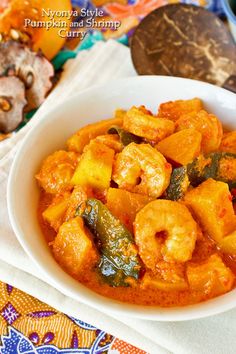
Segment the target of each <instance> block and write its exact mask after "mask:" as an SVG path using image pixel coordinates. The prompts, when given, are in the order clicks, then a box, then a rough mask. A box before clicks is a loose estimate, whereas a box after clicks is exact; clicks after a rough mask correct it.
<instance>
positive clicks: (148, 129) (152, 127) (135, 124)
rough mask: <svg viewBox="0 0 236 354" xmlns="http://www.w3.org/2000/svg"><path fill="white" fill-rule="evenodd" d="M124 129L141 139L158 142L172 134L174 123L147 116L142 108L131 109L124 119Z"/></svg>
mask: <svg viewBox="0 0 236 354" xmlns="http://www.w3.org/2000/svg"><path fill="white" fill-rule="evenodd" d="M124 129H126V130H128V131H129V132H131V133H132V134H135V135H137V136H140V137H142V138H146V139H148V140H150V141H154V142H158V141H160V140H162V139H164V138H165V137H166V136H168V135H170V134H172V133H173V132H174V123H173V122H171V121H170V120H168V119H162V118H157V117H154V116H152V115H151V114H147V113H145V111H144V110H143V108H137V107H132V108H131V109H129V110H128V111H127V113H126V115H125V117H124Z"/></svg>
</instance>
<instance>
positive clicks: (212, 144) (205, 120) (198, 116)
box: [176, 110, 223, 153]
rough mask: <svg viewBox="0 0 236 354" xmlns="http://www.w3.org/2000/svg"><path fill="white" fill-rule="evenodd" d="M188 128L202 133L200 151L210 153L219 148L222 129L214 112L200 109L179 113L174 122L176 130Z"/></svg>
mask: <svg viewBox="0 0 236 354" xmlns="http://www.w3.org/2000/svg"><path fill="white" fill-rule="evenodd" d="M189 128H194V129H196V130H198V131H199V132H200V133H201V134H202V143H201V145H202V152H204V153H210V152H212V151H215V150H217V149H218V148H219V146H220V142H221V138H222V135H223V129H222V124H221V122H220V121H219V119H218V118H217V117H216V116H215V115H214V114H210V113H207V112H206V111H204V110H201V111H198V112H191V113H188V114H183V115H181V117H180V118H179V119H178V120H177V122H176V131H180V130H182V129H189Z"/></svg>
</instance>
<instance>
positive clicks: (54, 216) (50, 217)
mask: <svg viewBox="0 0 236 354" xmlns="http://www.w3.org/2000/svg"><path fill="white" fill-rule="evenodd" d="M68 202H69V199H68V198H65V199H60V200H58V201H57V202H53V203H52V204H51V205H50V206H49V207H48V208H47V209H46V210H44V212H43V218H44V220H46V221H47V222H48V224H49V225H50V226H51V227H52V228H53V229H54V230H55V231H58V230H59V227H60V226H61V225H62V223H63V221H64V216H65V213H66V210H67V208H68Z"/></svg>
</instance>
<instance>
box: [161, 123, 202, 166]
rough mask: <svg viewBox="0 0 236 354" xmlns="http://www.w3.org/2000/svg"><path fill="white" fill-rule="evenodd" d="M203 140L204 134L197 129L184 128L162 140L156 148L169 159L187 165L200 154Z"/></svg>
mask: <svg viewBox="0 0 236 354" xmlns="http://www.w3.org/2000/svg"><path fill="white" fill-rule="evenodd" d="M201 140H202V135H201V133H199V132H198V131H197V130H196V129H184V130H181V131H180V132H177V133H175V134H172V135H170V136H168V137H167V138H165V139H164V140H162V141H160V142H159V143H158V144H157V145H156V148H157V150H159V151H160V152H161V153H162V154H163V155H164V156H165V157H166V158H167V159H171V160H172V161H174V162H176V163H178V164H180V165H186V164H188V163H189V162H191V161H192V160H193V159H194V158H195V157H197V156H198V155H199V153H200V149H201ZM180 146H181V148H180Z"/></svg>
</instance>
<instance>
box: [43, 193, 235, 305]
mask: <svg viewBox="0 0 236 354" xmlns="http://www.w3.org/2000/svg"><path fill="white" fill-rule="evenodd" d="M51 201H52V195H50V194H46V193H45V192H43V191H41V194H40V200H39V207H38V218H39V223H40V226H41V229H42V232H43V234H44V236H45V239H46V241H47V242H48V243H49V245H50V242H52V241H53V240H54V238H55V237H56V232H55V231H54V230H53V229H52V228H51V227H50V226H49V224H48V223H47V222H46V221H44V219H43V217H42V213H43V211H44V210H45V209H46V208H47V207H48V206H49V205H50V203H51ZM213 253H214V254H219V255H220V256H221V257H222V260H223V261H224V263H225V264H226V265H227V266H228V267H230V268H231V270H232V271H233V272H234V274H235V275H236V257H233V256H229V255H225V254H222V252H220V251H219V250H218V249H216V246H215V244H214V242H213V241H211V240H210V239H209V238H208V237H206V236H204V237H201V238H200V239H199V240H197V242H196V246H195V250H194V253H193V257H192V260H193V261H195V262H201V261H204V260H206V259H207V258H208V257H209V256H210V255H211V254H213ZM76 280H78V281H79V282H81V283H83V284H84V285H85V286H87V287H88V288H90V289H92V290H93V291H95V292H97V293H98V294H101V295H103V296H106V297H109V298H113V299H116V300H120V301H123V302H128V303H132V304H138V305H150V306H151V305H152V306H153V305H157V306H162V307H173V306H186V305H190V304H194V303H198V302H202V301H205V300H208V299H209V298H212V297H214V295H212V294H210V295H209V294H204V293H203V292H202V291H201V292H200V291H199V292H197V291H191V290H190V289H188V290H185V291H179V290H178V291H173V290H172V291H162V290H158V289H156V288H145V289H143V288H142V287H141V286H140V284H139V283H137V285H135V286H133V287H117V288H115V287H111V286H109V285H108V284H106V283H104V281H102V279H101V278H100V277H99V275H98V273H97V272H96V270H93V271H91V270H89V269H88V271H87V272H82V274H79V275H78V277H77V278H76ZM235 286H236V282H235V284H234V287H235Z"/></svg>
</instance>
